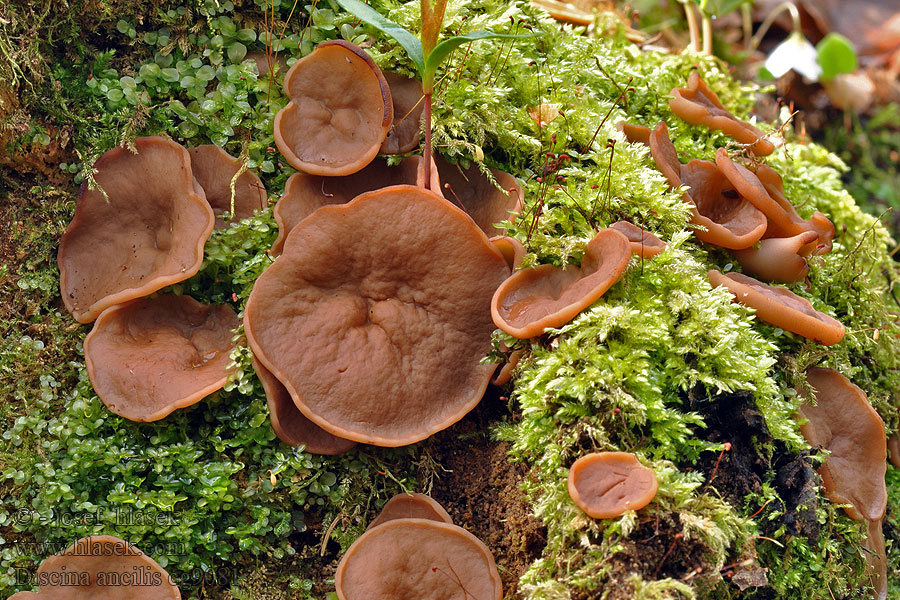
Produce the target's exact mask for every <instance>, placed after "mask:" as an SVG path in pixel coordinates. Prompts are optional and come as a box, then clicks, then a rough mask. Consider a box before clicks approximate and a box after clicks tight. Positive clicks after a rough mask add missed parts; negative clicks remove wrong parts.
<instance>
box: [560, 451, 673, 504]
mask: <svg viewBox="0 0 900 600" xmlns="http://www.w3.org/2000/svg"><path fill="white" fill-rule="evenodd" d="M568 485H569V496H571V498H572V500H573V501H574V502H575V504H577V505H578V507H579V508H580V509H581V510H583V511H584V512H585V513H587V514H588V516H590V517H591V518H594V519H613V518H615V517H618V516H620V515H622V514H623V513H624V512H625V511H626V510H640V509H641V508H644V507H645V506H647V505H648V504H650V501H651V500H653V498H654V497H655V496H656V490H657V482H656V473H654V472H653V469H649V468H647V467H645V466H644V465H642V464H641V462H640V461H639V460H638V459H637V457H636V456H635V455H634V454H631V453H629V452H595V453H593V454H587V455H585V456H582V457H581V458H579V459H578V460H576V461H575V463H574V464H573V465H572V467H571V468H570V469H569V484H568Z"/></svg>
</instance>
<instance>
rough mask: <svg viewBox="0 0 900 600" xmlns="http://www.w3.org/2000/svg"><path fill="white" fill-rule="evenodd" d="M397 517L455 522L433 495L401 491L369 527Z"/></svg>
mask: <svg viewBox="0 0 900 600" xmlns="http://www.w3.org/2000/svg"><path fill="white" fill-rule="evenodd" d="M395 519H427V520H429V521H439V522H441V523H449V524H451V525H452V524H453V519H452V518H450V515H449V514H448V513H447V511H446V510H444V507H443V506H441V505H440V504H438V502H437V500H435V499H434V498H432V497H431V496H427V495H425V494H416V493H411V494H405V493H402V492H401V493H399V494H397V495H396V496H394V497H393V498H391V499H390V500H388V501H387V504H385V505H384V508H382V509H381V512H380V513H379V514H378V516H377V517H375V519H374V520H373V521H372V522H371V523H369V527H368V529H372V528H373V527H378V526H379V525H381V524H383V523H387V522H388V521H393V520H395Z"/></svg>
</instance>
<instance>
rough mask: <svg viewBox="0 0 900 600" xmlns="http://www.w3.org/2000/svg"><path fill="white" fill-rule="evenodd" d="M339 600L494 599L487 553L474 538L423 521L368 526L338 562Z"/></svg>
mask: <svg viewBox="0 0 900 600" xmlns="http://www.w3.org/2000/svg"><path fill="white" fill-rule="evenodd" d="M334 584H335V588H336V590H337V595H338V598H340V600H376V599H377V600H382V599H383V600H387V599H391V600H472V599H473V598H477V599H478V600H500V599H501V598H502V597H503V588H502V584H501V581H500V574H499V573H498V572H497V565H496V563H495V562H494V557H493V556H492V555H491V551H490V550H489V549H488V548H487V546H485V545H484V543H483V542H481V540H479V539H478V538H476V537H475V536H474V535H472V534H471V533H469V532H468V531H466V530H465V529H462V528H461V527H457V526H456V525H452V524H450V523H441V522H438V521H432V520H428V519H395V520H392V521H389V522H387V523H384V524H382V525H379V526H378V527H372V528H371V529H369V530H368V531H366V533H364V534H363V535H362V536H361V537H360V538H359V539H358V540H356V541H355V542H354V543H353V545H352V546H350V549H349V550H347V553H346V554H344V557H343V558H342V559H341V562H340V564H338V568H337V572H336V573H335V577H334Z"/></svg>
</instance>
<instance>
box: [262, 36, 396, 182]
mask: <svg viewBox="0 0 900 600" xmlns="http://www.w3.org/2000/svg"><path fill="white" fill-rule="evenodd" d="M284 90H285V93H286V94H287V96H288V97H290V99H291V101H290V102H289V103H288V105H287V106H285V107H284V108H283V109H281V110H280V111H278V114H277V115H276V116H275V126H274V133H275V144H276V145H277V146H278V150H280V151H281V153H282V154H283V155H284V157H285V159H286V160H287V161H288V163H290V165H291V166H292V167H294V168H296V169H299V170H301V171H304V172H306V173H311V174H313V175H349V174H351V173H355V172H357V171H359V170H360V169H362V168H363V167H364V166H366V165H367V164H369V163H370V162H371V161H372V159H373V158H375V155H376V154H378V150H379V149H380V148H381V144H382V143H383V142H384V139H385V137H386V136H387V133H388V130H389V129H390V126H391V122H392V121H393V116H394V113H393V108H392V101H391V94H390V91H389V89H388V84H387V81H385V79H384V76H383V75H382V74H381V70H380V69H379V68H378V66H377V65H376V64H375V63H374V62H373V61H372V59H371V58H370V57H369V55H368V54H366V53H365V51H364V50H362V49H361V48H360V47H359V46H356V45H355V44H351V43H350V42H347V41H344V40H332V41H328V42H322V43H321V44H319V45H318V46H317V47H316V49H315V50H314V51H313V52H312V54H309V55H308V56H305V57H303V58H301V59H300V60H298V61H297V62H296V63H294V66H293V67H291V68H290V70H289V71H288V72H287V75H285V76H284Z"/></svg>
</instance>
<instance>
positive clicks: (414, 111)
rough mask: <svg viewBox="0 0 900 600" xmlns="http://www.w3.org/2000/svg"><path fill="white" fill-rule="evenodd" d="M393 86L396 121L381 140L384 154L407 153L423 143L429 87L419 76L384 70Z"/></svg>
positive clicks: (385, 77)
mask: <svg viewBox="0 0 900 600" xmlns="http://www.w3.org/2000/svg"><path fill="white" fill-rule="evenodd" d="M384 79H385V81H387V83H388V87H390V90H391V102H392V103H393V111H394V121H393V123H391V128H390V130H389V131H388V133H387V137H386V138H385V140H384V143H382V144H381V152H382V153H383V154H404V153H406V152H410V151H411V150H412V149H413V148H415V147H416V146H418V145H419V132H420V131H421V129H422V112H423V111H424V110H425V102H424V99H425V91H424V90H423V89H422V82H421V81H419V80H418V79H413V78H410V77H404V76H403V75H398V74H396V73H384Z"/></svg>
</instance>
